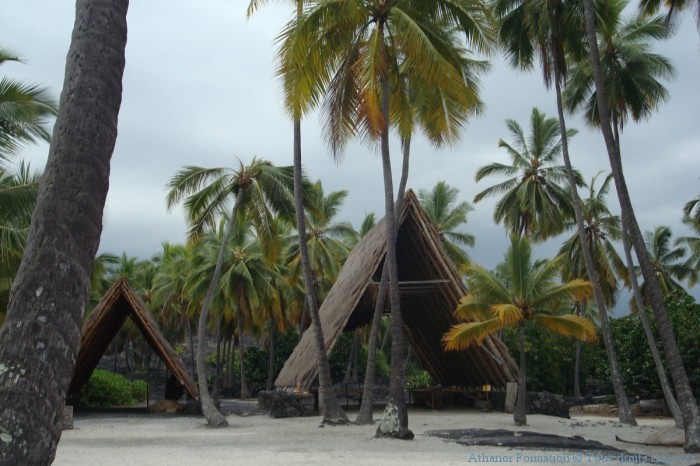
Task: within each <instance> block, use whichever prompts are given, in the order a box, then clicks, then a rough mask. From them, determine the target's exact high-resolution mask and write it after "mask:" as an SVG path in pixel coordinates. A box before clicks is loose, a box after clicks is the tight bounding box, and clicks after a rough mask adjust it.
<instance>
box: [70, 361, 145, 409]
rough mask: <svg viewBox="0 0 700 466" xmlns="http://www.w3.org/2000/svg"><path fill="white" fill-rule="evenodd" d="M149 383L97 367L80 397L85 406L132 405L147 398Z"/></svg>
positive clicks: (109, 406)
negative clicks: (132, 379)
mask: <svg viewBox="0 0 700 466" xmlns="http://www.w3.org/2000/svg"><path fill="white" fill-rule="evenodd" d="M147 389H148V384H147V383H146V382H144V381H142V380H134V381H131V380H129V379H127V378H125V377H123V376H121V375H119V374H115V373H113V372H109V371H105V370H101V369H96V370H95V371H94V372H93V373H92V376H90V381H89V382H88V383H87V385H86V387H85V389H83V393H82V395H81V397H80V403H81V405H83V406H88V407H94V408H112V407H118V406H131V405H133V404H135V403H137V402H139V401H143V400H145V399H146V392H147Z"/></svg>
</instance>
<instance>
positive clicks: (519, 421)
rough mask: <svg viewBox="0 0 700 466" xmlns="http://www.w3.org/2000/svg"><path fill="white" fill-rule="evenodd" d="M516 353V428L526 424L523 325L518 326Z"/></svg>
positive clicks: (514, 419) (514, 414)
mask: <svg viewBox="0 0 700 466" xmlns="http://www.w3.org/2000/svg"><path fill="white" fill-rule="evenodd" d="M518 352H520V367H518V372H519V373H518V398H517V399H516V401H515V410H514V411H513V421H515V425H516V426H524V425H526V424H527V408H526V403H525V397H526V396H527V387H526V383H527V374H526V372H525V371H526V367H525V361H526V358H525V323H523V322H520V323H519V324H518Z"/></svg>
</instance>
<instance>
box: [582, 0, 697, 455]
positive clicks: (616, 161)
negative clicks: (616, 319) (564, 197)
mask: <svg viewBox="0 0 700 466" xmlns="http://www.w3.org/2000/svg"><path fill="white" fill-rule="evenodd" d="M583 6H584V12H585V19H586V36H587V38H588V45H589V47H588V53H589V56H590V62H591V70H592V71H593V80H594V83H595V89H596V103H597V104H598V114H599V116H600V128H601V131H602V132H603V139H604V140H605V147H606V149H607V152H608V159H609V160H610V168H611V170H612V174H613V177H614V179H615V189H616V190H617V196H618V198H619V200H620V210H621V211H622V212H623V213H624V215H625V219H624V220H623V222H622V223H623V225H622V227H623V228H626V229H627V233H628V234H629V237H630V239H631V240H632V245H633V246H634V250H635V253H636V254H637V259H638V261H639V267H640V268H641V270H642V276H643V277H644V282H645V283H646V284H647V287H648V297H649V301H650V303H651V308H652V310H653V312H654V318H655V319H656V326H657V328H658V330H659V336H660V337H661V343H662V344H663V347H664V352H665V354H666V359H667V361H668V366H669V369H670V371H671V378H672V379H673V385H674V386H675V389H676V395H677V397H678V404H679V406H680V408H681V412H682V413H683V427H684V428H685V445H684V449H685V451H687V452H698V451H700V411H698V404H697V402H696V401H695V397H694V395H693V392H692V390H691V389H690V382H689V381H688V376H687V374H686V372H685V368H684V367H683V359H682V358H681V354H680V352H679V351H678V345H677V344H676V339H675V337H674V335H673V329H672V328H671V323H670V321H669V320H668V313H667V312H666V304H665V303H664V300H663V297H662V296H661V290H660V289H659V284H658V282H657V280H656V276H655V274H654V270H653V267H652V264H651V259H650V257H649V252H648V251H647V249H646V246H645V244H644V238H643V236H642V232H641V230H640V229H639V224H638V223H637V219H636V217H635V215H634V209H633V208H632V201H631V199H630V197H629V192H628V190H627V184H626V182H625V176H624V173H623V171H622V160H621V159H620V154H619V152H618V151H617V148H616V145H615V139H614V136H613V134H612V129H611V126H610V112H609V109H608V102H607V95H606V92H605V84H604V82H603V73H602V70H601V67H600V54H599V53H598V41H597V39H596V35H595V33H596V30H595V16H594V10H593V1H592V0H584V1H583Z"/></svg>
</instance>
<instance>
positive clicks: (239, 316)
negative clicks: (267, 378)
mask: <svg viewBox="0 0 700 466" xmlns="http://www.w3.org/2000/svg"><path fill="white" fill-rule="evenodd" d="M241 299H242V298H241ZM236 326H237V327H238V357H239V361H238V362H239V364H240V368H241V398H250V389H249V388H248V382H247V381H246V378H245V344H244V341H243V310H242V309H241V305H240V303H239V305H238V306H236Z"/></svg>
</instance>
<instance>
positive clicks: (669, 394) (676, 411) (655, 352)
mask: <svg viewBox="0 0 700 466" xmlns="http://www.w3.org/2000/svg"><path fill="white" fill-rule="evenodd" d="M623 224H624V220H623ZM622 247H623V249H624V250H625V260H626V261H627V272H628V273H629V277H630V286H631V287H632V294H633V295H634V299H635V301H636V303H637V309H638V311H637V314H639V319H640V320H641V321H642V328H643V329H644V335H646V337H647V344H649V349H651V356H652V357H653V358H654V366H655V367H656V373H657V375H658V376H659V383H660V384H661V391H662V392H663V394H664V399H665V400H666V405H667V406H668V409H669V410H670V411H671V415H672V416H673V420H674V421H675V423H676V427H679V428H683V415H682V414H681V410H680V408H679V407H678V403H676V399H675V398H674V396H673V391H672V390H671V384H670V383H669V381H668V377H667V376H666V368H665V367H664V362H663V359H662V358H661V353H660V352H659V348H658V346H656V339H655V338H654V333H653V332H652V331H651V322H649V316H648V315H647V311H646V306H644V300H643V299H642V293H641V291H640V290H639V283H637V275H636V273H635V271H634V262H633V261H632V253H631V251H630V244H629V238H628V237H627V231H626V230H625V229H624V228H622Z"/></svg>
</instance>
